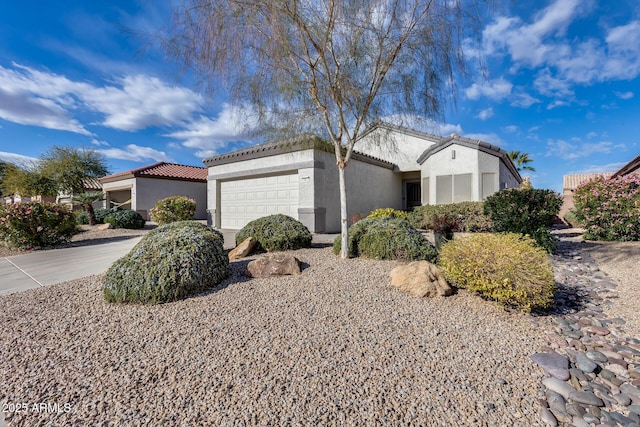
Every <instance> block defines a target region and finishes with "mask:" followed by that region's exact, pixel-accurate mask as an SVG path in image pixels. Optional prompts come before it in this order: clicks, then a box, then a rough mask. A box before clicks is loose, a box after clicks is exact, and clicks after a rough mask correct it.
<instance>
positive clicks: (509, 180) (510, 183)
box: [499, 162, 520, 189]
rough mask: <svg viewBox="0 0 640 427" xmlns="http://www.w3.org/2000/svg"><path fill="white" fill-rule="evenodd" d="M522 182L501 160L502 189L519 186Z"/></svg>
mask: <svg viewBox="0 0 640 427" xmlns="http://www.w3.org/2000/svg"><path fill="white" fill-rule="evenodd" d="M518 187H520V183H519V182H518V180H517V179H516V177H515V176H513V174H512V173H511V171H509V169H508V168H507V166H506V165H505V164H504V163H503V162H500V187H499V188H500V189H504V188H518Z"/></svg>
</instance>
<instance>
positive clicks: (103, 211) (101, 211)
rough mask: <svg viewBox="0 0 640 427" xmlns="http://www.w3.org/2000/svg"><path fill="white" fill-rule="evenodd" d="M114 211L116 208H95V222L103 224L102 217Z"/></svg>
mask: <svg viewBox="0 0 640 427" xmlns="http://www.w3.org/2000/svg"><path fill="white" fill-rule="evenodd" d="M114 212H117V209H102V208H100V209H95V210H94V213H95V215H96V223H97V224H104V217H106V216H107V215H109V214H112V213H114Z"/></svg>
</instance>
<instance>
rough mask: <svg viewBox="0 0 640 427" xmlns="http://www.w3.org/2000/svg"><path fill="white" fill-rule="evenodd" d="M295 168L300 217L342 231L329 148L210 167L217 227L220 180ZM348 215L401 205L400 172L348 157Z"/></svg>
mask: <svg viewBox="0 0 640 427" xmlns="http://www.w3.org/2000/svg"><path fill="white" fill-rule="evenodd" d="M291 171H297V173H298V180H299V187H298V188H299V191H298V219H299V220H300V221H301V222H302V223H303V224H305V225H306V226H307V227H308V228H309V230H311V231H312V232H327V233H332V232H338V231H340V191H339V177H338V168H337V166H336V160H335V156H334V154H333V153H328V152H325V151H321V150H312V149H310V150H302V151H297V152H293V153H287V154H279V155H274V156H268V157H263V158H260V159H250V160H245V161H237V162H233V163H228V164H224V165H217V166H212V167H209V178H208V183H207V192H208V201H207V203H208V209H209V213H210V215H211V222H212V224H213V225H214V226H217V227H219V226H220V224H221V222H222V221H221V218H220V210H221V207H220V200H219V194H220V183H221V182H223V181H225V180H230V179H241V178H248V177H251V176H258V175H260V176H269V175H276V174H282V173H285V172H291ZM346 180H347V191H348V196H347V197H348V199H347V200H348V216H349V217H351V216H352V215H354V214H356V213H365V214H367V213H369V212H370V211H371V210H373V209H376V208H379V207H393V208H396V209H401V208H402V177H401V174H398V173H394V172H393V171H392V170H391V169H386V168H384V167H381V166H376V165H372V164H368V163H365V162H362V161H358V160H352V161H351V162H350V163H349V166H348V167H347V170H346Z"/></svg>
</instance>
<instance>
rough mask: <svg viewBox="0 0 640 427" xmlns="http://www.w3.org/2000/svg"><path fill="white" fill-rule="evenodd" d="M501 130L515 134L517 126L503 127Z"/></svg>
mask: <svg viewBox="0 0 640 427" xmlns="http://www.w3.org/2000/svg"><path fill="white" fill-rule="evenodd" d="M502 130H503V131H505V132H507V133H517V132H518V130H519V129H518V126H515V125H509V126H505V127H503V128H502Z"/></svg>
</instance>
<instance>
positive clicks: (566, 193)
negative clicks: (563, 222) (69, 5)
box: [558, 172, 613, 218]
mask: <svg viewBox="0 0 640 427" xmlns="http://www.w3.org/2000/svg"><path fill="white" fill-rule="evenodd" d="M612 175H613V174H612V173H610V172H606V173H605V172H603V173H577V174H570V175H564V176H563V177H562V207H561V208H560V213H559V214H558V216H559V217H560V218H564V215H565V214H566V213H567V212H569V211H570V210H571V209H573V208H574V206H575V205H574V203H573V193H574V192H575V191H576V188H578V187H579V186H580V185H582V184H584V183H586V182H589V181H591V180H593V179H595V178H597V177H599V176H604V177H606V178H608V177H610V176H612Z"/></svg>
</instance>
